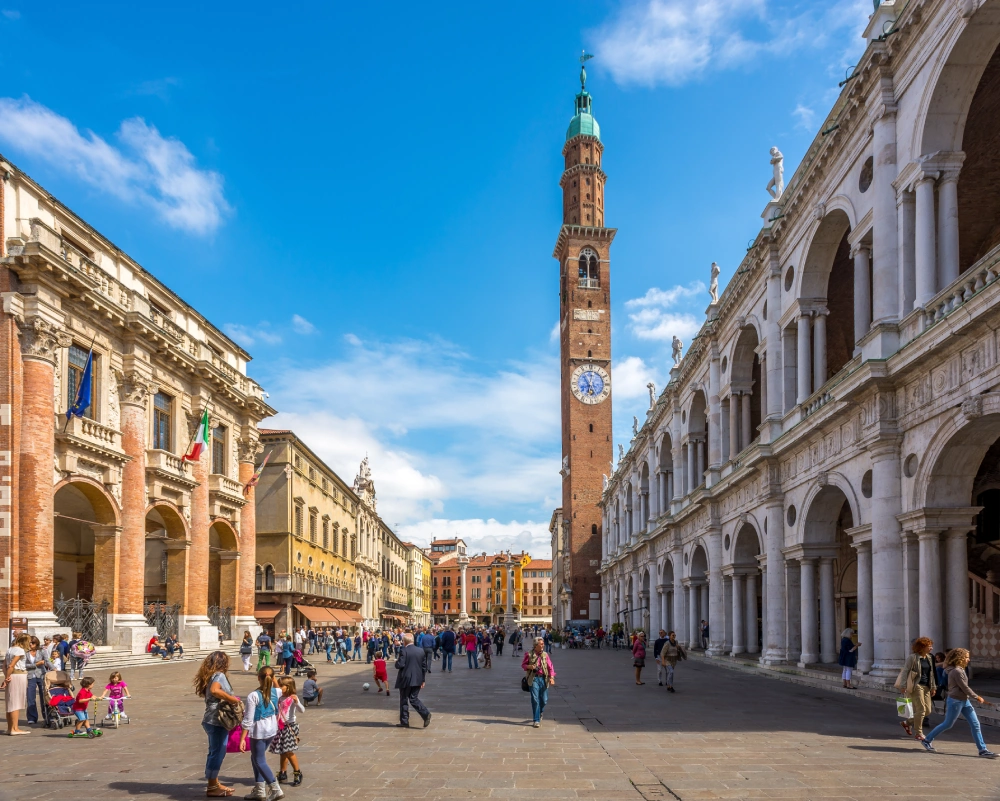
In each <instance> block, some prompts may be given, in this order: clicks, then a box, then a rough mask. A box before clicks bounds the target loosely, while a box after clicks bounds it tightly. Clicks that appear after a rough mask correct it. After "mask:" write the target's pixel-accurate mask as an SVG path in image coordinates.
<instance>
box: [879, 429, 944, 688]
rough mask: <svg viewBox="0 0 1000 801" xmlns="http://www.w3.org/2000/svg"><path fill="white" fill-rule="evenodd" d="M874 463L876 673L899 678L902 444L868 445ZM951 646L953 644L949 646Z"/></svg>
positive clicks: (901, 646) (901, 644) (903, 646)
mask: <svg viewBox="0 0 1000 801" xmlns="http://www.w3.org/2000/svg"><path fill="white" fill-rule="evenodd" d="M868 453H869V455H870V456H871V460H872V503H871V508H872V512H871V514H872V578H873V580H874V581H877V583H875V584H874V585H873V588H872V589H873V593H872V595H873V601H874V603H873V611H874V624H875V664H874V666H873V667H872V673H873V674H875V675H878V676H881V677H883V678H889V677H890V676H891V678H893V679H895V678H896V674H897V673H898V672H899V669H900V668H901V667H902V665H903V657H904V655H905V652H906V650H907V647H906V646H907V643H906V641H905V639H904V634H903V555H902V543H901V541H900V537H899V521H898V520H897V519H896V515H898V514H899V513H900V511H901V505H902V498H901V487H900V483H899V443H898V442H897V441H896V440H894V439H891V440H876V441H874V442H872V443H870V444H869V445H868ZM949 645H951V643H949Z"/></svg>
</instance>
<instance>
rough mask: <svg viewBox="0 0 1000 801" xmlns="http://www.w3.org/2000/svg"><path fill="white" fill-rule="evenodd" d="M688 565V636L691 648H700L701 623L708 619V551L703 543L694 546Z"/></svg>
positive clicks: (701, 645)
mask: <svg viewBox="0 0 1000 801" xmlns="http://www.w3.org/2000/svg"><path fill="white" fill-rule="evenodd" d="M689 561H690V564H689V565H688V579H687V584H688V598H687V611H688V636H689V637H690V647H691V648H699V649H700V648H702V647H703V643H702V640H701V622H702V621H703V620H704V621H706V622H707V621H708V618H709V592H708V568H709V561H708V551H707V550H706V548H705V545H704V543H703V542H701V541H699V542H698V543H696V544H695V546H694V548H693V549H692V551H691V556H690V560H689Z"/></svg>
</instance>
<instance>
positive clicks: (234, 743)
mask: <svg viewBox="0 0 1000 801" xmlns="http://www.w3.org/2000/svg"><path fill="white" fill-rule="evenodd" d="M242 739H243V729H242V727H237V728H235V729H233V730H232V731H231V732H229V736H228V737H226V753H227V754H238V753H239V752H240V740H242Z"/></svg>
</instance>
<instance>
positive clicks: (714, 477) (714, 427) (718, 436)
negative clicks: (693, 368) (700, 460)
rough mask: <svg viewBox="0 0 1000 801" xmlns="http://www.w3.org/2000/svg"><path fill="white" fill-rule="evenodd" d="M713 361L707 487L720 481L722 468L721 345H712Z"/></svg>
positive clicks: (709, 406) (709, 403) (709, 372)
mask: <svg viewBox="0 0 1000 801" xmlns="http://www.w3.org/2000/svg"><path fill="white" fill-rule="evenodd" d="M710 355H711V360H710V361H709V363H708V384H709V387H708V470H709V477H708V479H707V480H706V482H705V485H706V486H708V487H710V486H712V485H714V484H715V483H717V482H718V480H719V469H720V468H721V467H722V398H721V397H720V395H719V393H720V392H721V385H722V373H721V370H720V367H719V358H720V355H719V343H718V342H716V341H715V340H713V341H712V344H711V352H710Z"/></svg>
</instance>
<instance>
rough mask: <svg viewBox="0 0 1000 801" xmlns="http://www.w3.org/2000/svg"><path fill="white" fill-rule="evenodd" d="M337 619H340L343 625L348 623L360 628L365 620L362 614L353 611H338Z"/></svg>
mask: <svg viewBox="0 0 1000 801" xmlns="http://www.w3.org/2000/svg"><path fill="white" fill-rule="evenodd" d="M337 617H339V618H340V622H341V623H346V624H348V625H351V626H360V625H361V621H362V620H364V618H363V617H361V613H360V612H355V611H354V610H353V609H338V610H337Z"/></svg>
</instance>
